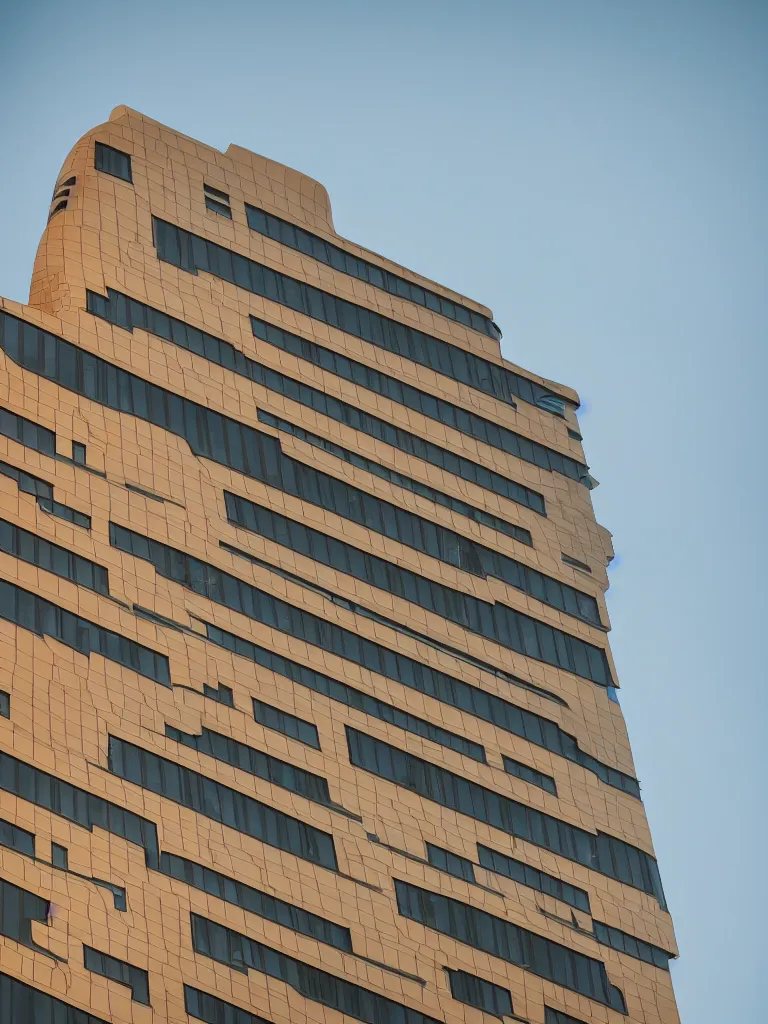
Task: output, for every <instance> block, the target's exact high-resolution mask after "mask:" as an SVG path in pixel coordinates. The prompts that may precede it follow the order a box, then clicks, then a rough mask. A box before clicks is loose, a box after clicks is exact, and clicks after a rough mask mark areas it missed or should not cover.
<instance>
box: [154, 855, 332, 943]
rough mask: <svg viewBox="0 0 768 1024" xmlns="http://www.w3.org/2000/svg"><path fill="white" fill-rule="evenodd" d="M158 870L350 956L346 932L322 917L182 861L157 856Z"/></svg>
mask: <svg viewBox="0 0 768 1024" xmlns="http://www.w3.org/2000/svg"><path fill="white" fill-rule="evenodd" d="M160 870H161V871H162V872H164V873H165V874H166V875H170V876H171V878H178V879H179V880H180V881H182V882H186V883H187V885H191V886H194V887H195V888H196V889H201V890H202V891H203V892H207V893H210V894H211V895H212V896H217V897H218V898H219V899H222V900H226V902H227V903H233V904H235V906H238V907H242V908H243V910H247V911H248V912H249V913H251V914H256V915H258V916H259V917H263V918H266V919H267V920H268V921H274V922H275V923H276V924H279V925H282V926H283V927H285V928H290V929H292V930H293V931H295V932H300V933H301V934H302V935H309V936H311V937H312V938H313V939H317V940H318V942H325V943H326V944H327V945H329V946H335V947H336V948H337V949H343V950H345V951H346V952H348V953H351V952H352V939H351V937H350V934H349V929H348V928H344V927H343V926H342V925H339V924H335V923H334V922H333V921H328V920H327V919H326V918H324V917H318V915H317V914H312V913H310V911H308V910H303V909H302V908H301V907H297V906H295V905H294V904H293V903H286V902H285V900H281V899H278V898H277V897H276V896H270V895H269V893H266V892H262V891H261V890H260V889H254V888H253V887H252V886H250V885H246V884H245V883H244V882H237V881H235V879H234V878H228V877H227V876H226V875H221V874H219V872H218V871H212V870H211V869H210V868H206V867H203V865H202V864H196V863H195V862H194V861H191V860H187V859H186V858H185V857H177V856H175V855H174V854H170V853H163V854H161V855H160Z"/></svg>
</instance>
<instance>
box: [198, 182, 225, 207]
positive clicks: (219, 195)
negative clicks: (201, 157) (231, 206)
mask: <svg viewBox="0 0 768 1024" xmlns="http://www.w3.org/2000/svg"><path fill="white" fill-rule="evenodd" d="M203 191H204V192H205V193H206V195H209V196H215V197H216V199H222V200H223V201H224V202H225V203H229V201H230V200H229V194H228V193H227V192H222V191H221V189H220V188H214V187H213V185H208V184H206V183H205V182H203Z"/></svg>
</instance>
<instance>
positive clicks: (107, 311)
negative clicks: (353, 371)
mask: <svg viewBox="0 0 768 1024" xmlns="http://www.w3.org/2000/svg"><path fill="white" fill-rule="evenodd" d="M87 309H88V312H89V313H92V314H93V315H94V316H97V317H99V318H100V319H102V320H106V321H107V323H111V324H115V325H116V326H118V327H121V328H122V329H123V330H127V331H131V332H132V331H133V330H134V328H139V329H140V330H145V331H147V332H148V333H149V334H154V335H155V336H156V337H158V338H162V339H163V340H164V341H169V342H171V343H172V344H174V345H178V347H179V348H184V349H187V350H188V351H190V352H194V353H195V355H198V356H200V357H201V358H203V359H207V360H208V361H209V362H212V363H216V365H218V366H223V367H224V368H225V369H228V370H231V371H232V372H233V373H237V374H238V375H239V376H241V377H246V378H247V379H248V380H252V381H254V382H255V383H257V384H260V385H261V386H262V387H264V388H267V389H268V390H270V391H274V392H275V393H276V394H280V395H283V396H285V397H286V398H289V399H291V400H292V401H294V402H297V403H298V404H300V405H304V406H307V407H308V408H310V409H314V410H315V412H319V413H321V414H322V415H324V416H327V417H328V418H329V419H333V420H336V421H337V422H338V423H342V424H344V425H345V426H348V427H351V428H352V429H354V430H358V431H360V432H361V433H364V434H368V435H369V436H370V437H375V438H377V440H380V441H382V442H384V443H385V444H389V445H391V446H392V447H393V448H397V449H398V450H400V451H404V452H407V453H408V454H410V455H413V456H414V457H416V458H418V459H421V460H422V461H423V462H428V463H430V464H432V465H435V466H438V467H440V468H441V469H443V470H445V471H446V472H449V473H453V474H455V475H457V476H460V477H462V478H463V479H466V480H469V481H471V482H472V483H476V484H477V485H478V486H479V487H483V488H485V489H486V490H490V491H493V492H494V493H496V494H499V495H501V496H502V497H505V498H508V499H509V500H510V501H514V502H516V503H517V504H519V505H523V506H525V507H527V508H531V509H533V510H534V511H535V512H538V513H539V514H540V515H545V514H546V513H545V507H544V498H543V497H542V496H541V495H540V494H539V493H538V492H537V491H533V490H531V488H529V487H526V486H525V485H523V484H520V483H517V482H515V481H513V480H510V479H508V478H507V477H504V476H501V475H500V474H499V473H495V472H494V471H492V470H489V469H486V468H485V467H484V466H482V465H480V464H478V463H475V462H472V461H471V460H469V459H467V458H464V457H463V456H458V455H454V454H453V452H451V451H449V450H448V449H446V448H441V447H440V446H439V445H436V444H434V443H433V442H432V441H426V440H424V439H423V438H421V437H419V436H418V435H417V434H412V433H410V432H409V431H407V430H404V429H403V428H402V427H397V426H395V425H394V424H393V423H389V422H388V421H387V420H383V419H381V418H379V417H377V416H374V415H372V414H371V413H367V412H364V411H362V410H361V409H359V408H358V407H357V406H354V405H350V404H349V403H348V402H344V401H342V400H341V399H339V398H334V397H333V396H331V395H327V394H326V393H325V392H324V391H321V390H319V389H318V388H314V387H311V386H310V385H308V384H306V383H304V381H297V380H296V379H294V378H293V377H290V376H287V375H286V374H284V373H281V372H279V371H278V370H275V369H273V368H272V367H269V366H266V365H264V364H263V363H259V362H257V361H256V360H254V359H251V358H250V357H248V356H246V355H244V354H243V353H242V352H240V350H239V349H236V348H235V347H234V345H231V344H230V343H229V342H228V341H222V340H221V339H219V338H217V337H215V336H214V335H212V334H208V333H206V332H205V331H201V330H199V329H198V328H197V327H192V326H190V325H189V324H187V323H185V322H184V321H183V320H177V319H176V318H175V317H172V316H168V314H167V313H161V312H160V310H158V309H154V308H153V307H152V306H147V305H145V304H144V303H142V302H138V301H137V300H136V299H131V298H129V297H128V296H127V295H123V294H122V293H121V292H116V291H113V289H111V288H108V289H107V298H106V299H105V298H103V297H102V296H101V295H97V294H96V293H95V292H91V291H89V292H87ZM271 330H272V332H274V331H275V330H276V329H275V328H273V329H271ZM282 333H284V332H282ZM271 336H272V334H270V337H271ZM265 415H269V414H265ZM535 443H536V442H531V444H535ZM529 461H530V460H529ZM539 461H541V460H539Z"/></svg>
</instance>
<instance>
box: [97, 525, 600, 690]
mask: <svg viewBox="0 0 768 1024" xmlns="http://www.w3.org/2000/svg"><path fill="white" fill-rule="evenodd" d="M110 542H111V544H112V546H113V547H116V548H118V549H120V550H122V551H125V552H127V553H128V554H132V555H134V556H136V557H137V558H143V559H145V560H146V561H148V562H151V563H152V564H153V565H154V567H155V570H156V571H157V572H159V573H160V575H161V576H165V577H166V578H167V579H170V580H172V581H174V582H175V583H180V584H181V585H182V586H184V587H186V588H187V589H188V590H192V591H193V592H195V593H198V594H200V595H202V596H203V597H207V598H209V599H210V600H211V601H214V602H216V603H217V604H222V605H224V606H225V607H227V608H231V609H233V610H234V611H238V612H241V613H242V614H243V615H247V616H248V617H249V618H251V619H254V620H255V621H257V622H263V623H265V624H267V625H271V626H273V627H275V628H277V629H280V630H281V631H282V632H292V631H295V630H296V629H300V630H301V632H302V634H303V636H304V639H306V640H307V642H309V643H314V644H315V645H317V640H316V639H315V640H313V639H312V637H313V636H314V637H316V638H317V637H320V636H322V635H324V634H327V635H333V636H334V637H335V638H336V640H335V643H336V644H337V645H340V646H342V647H346V648H349V647H350V643H352V645H353V647H352V649H354V645H358V644H360V645H364V644H368V643H370V641H367V640H364V639H362V638H360V637H358V636H357V634H355V633H351V632H350V631H349V630H346V629H344V628H342V627H340V626H336V625H332V624H331V623H329V622H328V621H327V620H326V619H321V618H320V617H318V616H316V615H313V614H311V613H309V612H305V611H303V610H301V609H300V608H297V607H296V606H295V605H292V604H289V603H288V602H286V601H283V600H281V599H280V598H277V597H274V596H273V595H271V594H269V593H267V592H266V591H264V590H260V589H259V588H258V587H255V586H253V585H252V584H250V583H247V582H246V581H245V580H241V579H240V578H239V577H237V576H232V575H231V574H230V573H227V572H225V571H224V570H223V569H219V568H218V567H217V566H215V565H211V564H210V563H208V562H203V561H201V560H200V559H197V558H195V557H194V556H192V555H188V554H187V553H186V552H184V551H180V550H179V549H177V548H171V547H169V546H168V545H167V544H163V543H161V542H160V541H155V540H152V539H151V538H148V537H144V536H143V535H142V534H138V533H135V532H134V531H133V530H128V529H126V528H125V527H123V526H118V525H117V524H116V523H110ZM493 607H494V610H495V611H497V612H498V611H499V610H500V609H503V614H504V618H503V619H502V620H501V621H502V624H503V625H505V626H506V627H507V628H508V629H509V632H510V634H511V635H510V636H509V637H506V636H505V637H504V639H506V640H507V646H509V647H511V648H512V649H514V650H517V651H519V653H521V654H525V655H528V656H531V657H535V654H534V653H532V651H531V646H532V643H533V642H539V641H538V640H537V638H543V640H542V641H541V642H542V643H545V642H547V641H549V642H550V643H552V645H553V651H555V650H557V651H558V653H560V654H561V657H562V659H563V660H566V661H567V663H566V664H564V665H560V666H559V667H562V668H566V669H567V670H569V671H576V674H577V675H584V676H585V677H587V678H590V676H589V675H588V673H589V672H590V669H591V667H592V666H593V665H596V666H597V668H598V669H599V668H600V666H601V665H603V664H604V665H605V671H606V672H607V671H608V668H607V661H605V653H604V652H603V651H602V649H601V648H598V647H594V646H592V645H591V644H588V643H586V641H583V640H580V639H578V638H577V637H572V636H571V634H569V633H563V632H561V631H560V630H556V629H554V628H553V627H551V626H548V625H546V624H545V623H542V622H539V621H538V620H537V619H532V618H530V617H529V616H526V615H523V614H522V613H521V612H516V611H514V609H511V608H507V606H505V605H495V606H493ZM513 628H514V629H516V630H519V633H517V634H515V633H512V629H513ZM350 638H354V640H350ZM494 639H495V640H496V642H497V643H501V642H502V639H501V638H499V637H498V636H494ZM556 643H559V644H560V647H559V648H555V646H554V645H555V644H556ZM374 646H375V645H374ZM595 652H597V653H599V654H601V655H602V658H603V661H602V662H601V661H597V660H596V654H595ZM538 653H544V654H545V656H546V654H547V652H546V651H544V652H542V651H541V650H540V649H539V651H538ZM593 655H594V656H593ZM358 656H359V655H358ZM554 656H555V655H553V658H554ZM579 658H581V659H582V660H581V661H579ZM588 659H589V660H588ZM352 660H356V658H355V657H353V658H352ZM540 660H543V659H540ZM547 660H549V659H548V658H547ZM578 669H581V671H578Z"/></svg>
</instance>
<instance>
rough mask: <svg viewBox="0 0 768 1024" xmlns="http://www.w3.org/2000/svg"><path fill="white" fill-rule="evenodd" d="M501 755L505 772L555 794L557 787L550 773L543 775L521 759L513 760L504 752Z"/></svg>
mask: <svg viewBox="0 0 768 1024" xmlns="http://www.w3.org/2000/svg"><path fill="white" fill-rule="evenodd" d="M503 757H504V771H505V772H508V773H509V774H510V775H516V776H517V778H518V779H524V780H525V782H530V783H531V785H533V786H538V787H539V789H545V790H546V791H547V793H551V794H552V796H557V787H556V786H555V780H554V779H553V778H552V776H551V775H545V774H544V772H540V771H537V770H536V769H535V768H531V767H529V765H527V764H523V762H522V761H515V760H514V759H513V758H511V757H507V755H506V754H504V755H503Z"/></svg>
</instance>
